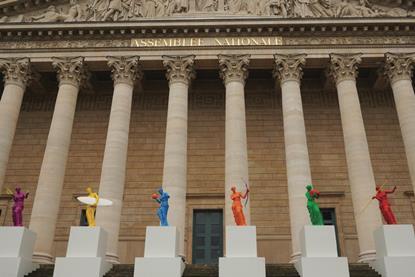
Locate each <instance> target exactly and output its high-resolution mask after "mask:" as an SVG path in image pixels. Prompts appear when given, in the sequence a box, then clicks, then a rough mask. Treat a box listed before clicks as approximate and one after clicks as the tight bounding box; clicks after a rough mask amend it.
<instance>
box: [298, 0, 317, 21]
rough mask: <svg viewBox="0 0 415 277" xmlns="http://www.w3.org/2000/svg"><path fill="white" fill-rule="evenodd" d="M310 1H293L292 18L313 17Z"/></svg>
mask: <svg viewBox="0 0 415 277" xmlns="http://www.w3.org/2000/svg"><path fill="white" fill-rule="evenodd" d="M310 4H311V0H294V3H293V13H294V17H314V14H313V12H312V11H311V8H310Z"/></svg>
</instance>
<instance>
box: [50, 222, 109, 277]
mask: <svg viewBox="0 0 415 277" xmlns="http://www.w3.org/2000/svg"><path fill="white" fill-rule="evenodd" d="M106 246H107V233H106V232H105V231H104V229H102V228H101V227H71V233H70V234H69V242H68V248H67V251H66V257H65V258H56V261H55V270H54V272H53V277H72V276H78V277H102V276H104V274H106V273H107V272H108V271H109V270H110V269H111V267H112V265H111V264H110V263H108V262H107V261H106V260H105V251H106V248H107V247H106Z"/></svg>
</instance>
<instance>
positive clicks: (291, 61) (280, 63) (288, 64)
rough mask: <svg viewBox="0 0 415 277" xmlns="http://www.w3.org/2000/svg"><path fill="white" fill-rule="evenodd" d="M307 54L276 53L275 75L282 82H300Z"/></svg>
mask: <svg viewBox="0 0 415 277" xmlns="http://www.w3.org/2000/svg"><path fill="white" fill-rule="evenodd" d="M306 57H307V55H305V54H300V55H279V54H275V55H274V61H275V70H274V77H276V78H278V79H279V81H280V82H281V83H284V82H286V81H289V80H291V81H297V82H300V81H301V78H302V77H303V66H304V65H305V63H306Z"/></svg>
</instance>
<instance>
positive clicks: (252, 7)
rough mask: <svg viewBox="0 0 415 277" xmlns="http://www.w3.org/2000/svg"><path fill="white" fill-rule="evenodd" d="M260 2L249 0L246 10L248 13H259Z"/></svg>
mask: <svg viewBox="0 0 415 277" xmlns="http://www.w3.org/2000/svg"><path fill="white" fill-rule="evenodd" d="M259 2H260V1H258V0H249V1H247V2H246V12H247V13H248V14H252V15H257V14H258V12H259Z"/></svg>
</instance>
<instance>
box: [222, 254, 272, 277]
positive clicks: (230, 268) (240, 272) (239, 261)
mask: <svg viewBox="0 0 415 277" xmlns="http://www.w3.org/2000/svg"><path fill="white" fill-rule="evenodd" d="M235 276H238V277H265V258H252V257H248V258H229V257H226V258H219V277H235Z"/></svg>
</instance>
